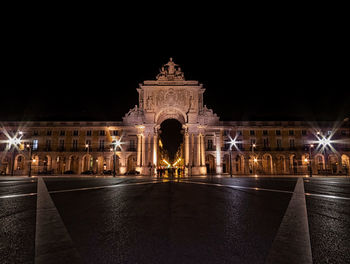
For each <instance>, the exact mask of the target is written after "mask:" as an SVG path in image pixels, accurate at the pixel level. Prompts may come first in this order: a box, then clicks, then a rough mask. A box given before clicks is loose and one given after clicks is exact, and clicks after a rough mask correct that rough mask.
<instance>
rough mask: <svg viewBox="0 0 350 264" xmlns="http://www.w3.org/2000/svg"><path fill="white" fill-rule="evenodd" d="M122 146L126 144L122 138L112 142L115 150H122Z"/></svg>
mask: <svg viewBox="0 0 350 264" xmlns="http://www.w3.org/2000/svg"><path fill="white" fill-rule="evenodd" d="M122 144H124V142H122V137H120V138H119V139H116V140H114V141H113V142H112V145H113V146H114V150H116V149H117V148H118V147H119V148H121V149H122Z"/></svg>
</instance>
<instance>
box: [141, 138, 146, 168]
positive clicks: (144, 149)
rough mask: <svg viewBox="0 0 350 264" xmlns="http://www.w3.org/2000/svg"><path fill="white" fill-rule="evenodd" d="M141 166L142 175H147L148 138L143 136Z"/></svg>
mask: <svg viewBox="0 0 350 264" xmlns="http://www.w3.org/2000/svg"><path fill="white" fill-rule="evenodd" d="M141 149H142V150H141V166H142V171H141V173H142V174H145V173H146V172H145V167H146V166H147V164H146V162H147V160H146V154H147V149H146V137H145V136H142V145H141Z"/></svg>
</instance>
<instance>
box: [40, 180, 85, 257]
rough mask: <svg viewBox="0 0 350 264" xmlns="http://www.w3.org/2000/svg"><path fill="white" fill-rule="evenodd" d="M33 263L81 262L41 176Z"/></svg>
mask: <svg viewBox="0 0 350 264" xmlns="http://www.w3.org/2000/svg"><path fill="white" fill-rule="evenodd" d="M35 263H36V264H51V263H72V264H73V263H82V260H81V258H80V256H79V253H78V251H77V249H76V248H75V246H74V244H73V242H72V239H71V237H70V235H69V234H68V231H67V229H66V227H65V225H64V223H63V221H62V219H61V217H60V214H59V212H58V210H57V208H56V207H55V205H54V202H53V201H52V199H51V196H50V194H49V193H48V191H47V188H46V184H45V182H44V180H43V179H42V178H41V177H38V195H37V209H36V232H35Z"/></svg>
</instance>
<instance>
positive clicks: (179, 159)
mask: <svg viewBox="0 0 350 264" xmlns="http://www.w3.org/2000/svg"><path fill="white" fill-rule="evenodd" d="M180 161H181V158H178V159H177V161H175V163H174V164H173V166H176V165H177V164H178V163H179V162H180Z"/></svg>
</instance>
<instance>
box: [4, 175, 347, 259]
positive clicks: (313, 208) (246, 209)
mask: <svg viewBox="0 0 350 264" xmlns="http://www.w3.org/2000/svg"><path fill="white" fill-rule="evenodd" d="M0 208H1V211H0V214H1V215H0V217H1V222H0V227H1V229H0V230H1V232H0V251H1V254H0V263H3V264H5V263H65V264H67V263H350V179H349V177H312V178H308V177H304V178H303V177H285V176H283V177H282V176H281V177H232V178H230V177H229V176H203V177H200V176H199V177H192V178H179V179H178V178H173V179H169V178H162V179H160V178H155V177H143V176H130V177H126V176H123V177H121V176H119V177H118V176H117V177H115V178H113V177H52V176H49V177H32V178H26V177H1V178H0Z"/></svg>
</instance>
